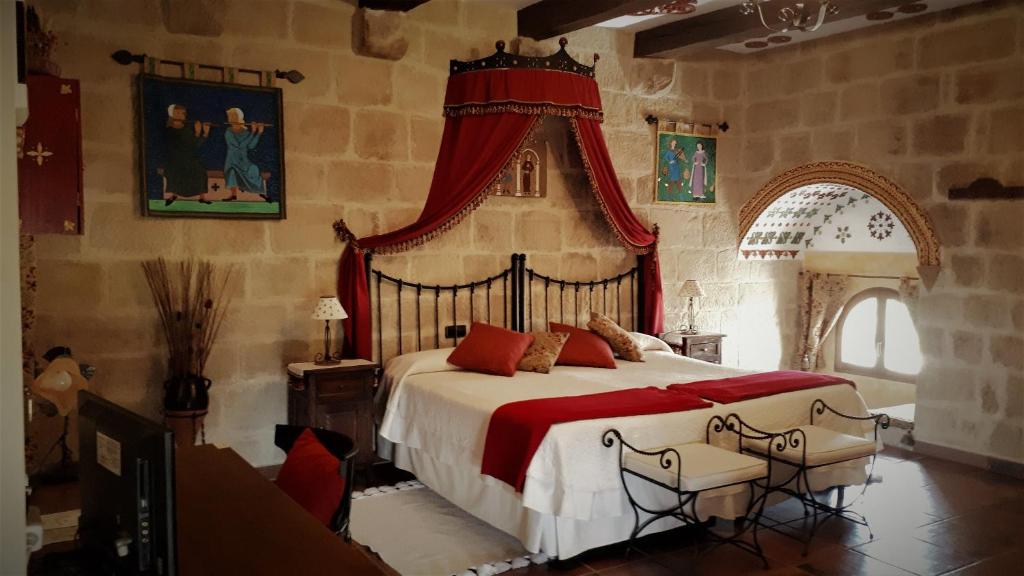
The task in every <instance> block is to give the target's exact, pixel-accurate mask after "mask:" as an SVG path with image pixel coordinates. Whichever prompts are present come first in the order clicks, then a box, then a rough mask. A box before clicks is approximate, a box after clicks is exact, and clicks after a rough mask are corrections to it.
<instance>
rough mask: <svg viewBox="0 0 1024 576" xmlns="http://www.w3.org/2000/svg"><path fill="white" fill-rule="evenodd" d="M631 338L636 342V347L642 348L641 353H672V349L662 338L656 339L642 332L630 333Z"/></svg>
mask: <svg viewBox="0 0 1024 576" xmlns="http://www.w3.org/2000/svg"><path fill="white" fill-rule="evenodd" d="M629 335H630V336H632V337H633V340H636V345H637V346H639V347H640V350H641V351H647V350H652V351H655V352H671V351H672V347H671V346H669V345H668V344H666V343H665V342H663V341H662V340H661V339H660V338H655V337H654V336H650V335H648V334H643V333H640V332H630V333H629Z"/></svg>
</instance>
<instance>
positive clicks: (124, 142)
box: [33, 0, 791, 464]
mask: <svg viewBox="0 0 1024 576" xmlns="http://www.w3.org/2000/svg"><path fill="white" fill-rule="evenodd" d="M33 4H35V5H36V6H37V8H38V9H39V10H40V12H41V14H42V15H43V17H44V19H45V20H46V22H47V25H48V26H49V27H50V28H52V29H53V31H54V32H55V33H56V34H57V36H58V38H59V46H58V49H57V50H56V60H57V62H58V64H60V66H61V67H62V69H63V74H64V75H65V76H66V77H70V78H78V79H80V80H81V86H82V107H83V140H84V151H85V152H84V154H85V198H86V206H85V222H86V225H85V234H84V235H82V236H40V237H38V238H37V240H36V249H37V255H38V260H39V298H38V299H37V302H38V309H37V315H38V317H39V324H38V329H37V330H36V345H37V348H42V349H45V348H46V347H48V346H50V345H52V344H55V343H66V344H68V345H70V346H71V347H72V349H73V350H74V351H75V353H76V355H77V356H78V357H79V358H80V359H82V360H83V361H87V362H89V363H92V364H94V365H96V366H97V367H98V371H97V375H96V378H95V380H94V382H93V385H94V388H95V389H96V390H98V391H99V393H101V394H103V395H105V396H107V397H109V398H111V399H113V400H115V401H118V402H122V403H125V404H126V405H128V406H130V407H133V408H136V409H139V410H142V411H143V412H145V413H148V414H150V415H153V416H156V415H157V414H158V410H159V406H160V395H161V382H162V381H163V379H164V376H165V374H164V370H165V361H164V345H163V342H162V339H161V338H162V337H161V334H160V332H159V329H158V324H157V318H156V314H155V312H154V310H153V306H152V304H151V301H150V296H149V294H148V290H147V288H146V286H145V280H144V277H143V275H142V271H141V268H140V265H139V263H140V261H141V260H143V259H146V258H151V257H156V256H165V257H168V258H172V259H174V258H183V257H188V256H198V257H204V258H209V259H212V260H214V261H216V262H219V263H223V264H231V265H233V266H234V267H235V271H236V280H235V283H234V285H233V288H232V291H233V294H234V300H233V303H232V309H231V311H230V313H229V315H228V318H227V321H226V323H225V326H224V329H223V331H222V335H221V339H220V341H219V342H218V345H217V348H216V350H215V351H214V352H213V354H212V356H211V364H210V366H209V368H208V376H209V377H210V378H211V379H212V380H213V381H214V388H213V390H212V393H211V394H212V401H211V412H210V416H209V419H208V421H207V438H208V440H210V441H212V442H217V443H222V444H229V445H231V446H233V447H234V448H235V449H237V450H238V451H239V452H240V453H242V454H243V455H244V456H245V457H246V458H248V459H249V460H250V461H251V462H253V463H256V464H266V463H271V462H275V461H279V459H280V458H281V455H280V454H279V453H278V452H277V451H276V450H275V449H274V448H273V444H272V441H271V439H272V431H273V425H274V424H276V423H280V422H282V421H284V419H285V417H286V416H285V398H286V391H285V371H284V366H285V364H287V363H288V362H294V361H300V360H306V359H308V358H310V356H311V355H312V354H313V353H314V352H315V351H316V350H317V347H318V346H319V345H321V342H320V335H321V327H320V326H319V325H318V324H317V323H316V322H314V321H312V320H310V318H309V316H310V314H311V312H312V306H313V304H314V302H315V299H316V297H317V296H319V295H321V294H330V293H333V292H334V286H335V279H336V275H337V259H338V256H339V254H340V249H341V246H340V245H339V244H338V243H337V242H336V241H335V240H334V238H333V233H332V230H331V227H330V224H331V222H332V221H333V220H335V219H336V218H339V217H343V218H345V220H346V221H347V222H348V223H349V225H350V226H351V227H352V229H353V230H354V231H355V233H356V234H358V235H367V234H373V233H377V232H382V231H386V230H390V229H394V228H396V227H399V226H401V225H404V224H406V223H408V222H410V221H412V220H413V219H415V218H416V216H417V215H418V213H419V210H420V208H421V207H422V204H423V201H424V199H425V197H426V193H427V190H428V188H429V184H430V179H431V175H432V172H433V162H434V158H435V156H436V154H437V149H438V144H439V142H440V135H441V129H442V126H443V118H442V116H441V105H442V101H443V96H444V86H445V82H446V78H447V70H448V60H449V59H451V58H459V59H471V58H478V57H481V56H484V55H487V54H490V53H491V52H492V51H493V47H494V42H495V41H496V40H498V39H504V40H505V41H506V42H511V40H512V39H513V38H514V36H515V13H514V10H512V9H511V8H509V7H507V6H505V7H503V6H501V5H495V4H484V3H479V2H457V1H454V0H433V1H432V2H429V3H427V4H425V5H423V6H421V7H419V8H417V9H415V10H413V11H412V12H410V13H408V14H407V15H404V16H401V15H393V16H386V17H384V18H367V19H364V18H362V17H361V15H360V14H358V13H357V12H356V10H355V8H353V7H352V6H351V5H349V4H347V3H344V2H337V1H335V0H322V1H308V2H307V1H298V0H296V1H285V0H280V1H273V2H254V1H251V0H228V1H225V2H218V3H203V2H191V1H187V0H178V1H173V2H166V1H164V2H160V1H157V0H146V1H139V2H118V1H108V2H95V3H69V2H61V1H56V0H54V1H50V0H36V1H35V2H33ZM200 4H202V6H201V8H202V10H203V12H202V14H203V17H201V18H200V17H198V16H196V15H195V14H192V16H189V15H188V13H190V11H192V10H193V9H197V5H200ZM353 30H356V34H355V35H354V36H353ZM367 35H369V36H367ZM375 35H376V36H375ZM570 42H571V43H570V48H571V49H572V52H573V54H575V55H576V56H577V57H578V58H579V59H581V60H582V61H587V62H589V61H590V58H591V56H592V54H593V52H600V53H601V56H602V59H601V62H600V64H599V66H598V70H599V71H600V78H599V80H600V83H601V85H602V87H603V88H604V92H603V96H604V98H605V105H606V108H607V121H606V135H607V137H608V140H609V145H610V147H611V150H612V156H613V159H614V160H615V163H616V166H617V168H618V169H619V170H620V175H621V179H622V183H623V186H624V187H625V189H626V191H627V194H628V196H629V199H630V200H631V201H632V202H633V204H634V205H635V206H636V207H637V209H638V211H639V212H640V214H641V217H642V218H643V219H644V221H645V222H648V223H652V222H657V223H659V224H660V225H661V228H662V231H663V237H664V239H665V241H664V243H663V249H662V258H663V264H662V266H663V270H664V280H665V289H666V296H667V298H666V302H667V312H668V319H669V326H670V327H674V326H676V325H677V324H678V323H679V322H680V320H681V314H680V312H681V310H682V304H681V303H680V302H678V301H677V298H675V296H674V291H675V290H676V289H677V287H678V286H679V284H681V282H682V281H683V280H685V279H687V278H691V277H692V278H699V279H701V280H702V281H704V282H706V283H707V284H708V288H709V289H710V290H709V292H712V293H714V294H715V295H716V297H715V298H714V299H709V302H708V303H707V304H706V305H705V306H704V308H703V309H702V311H701V317H700V320H701V324H702V326H704V327H706V328H708V329H712V330H724V331H726V332H729V333H730V334H731V335H732V339H731V340H730V341H729V345H728V346H727V347H726V360H727V361H728V362H730V363H733V364H742V365H747V366H764V367H774V366H777V365H778V362H779V359H780V358H781V347H782V345H781V343H780V342H781V341H782V340H781V337H780V332H782V328H783V327H785V326H788V325H789V324H791V322H788V320H787V321H786V322H780V321H778V320H776V308H777V307H782V306H783V304H782V302H783V299H782V298H779V297H777V296H776V294H775V290H774V288H773V285H774V282H775V279H776V277H777V276H776V274H775V272H774V271H770V270H768V269H767V268H765V267H761V266H754V265H748V264H743V263H737V262H735V259H734V258H733V257H732V255H733V253H734V252H735V248H736V242H735V235H736V230H735V219H736V215H735V214H736V210H737V208H738V204H737V203H735V202H733V201H732V196H734V195H735V194H737V192H736V191H735V190H736V185H737V179H736V178H726V177H723V180H722V181H720V186H721V192H720V194H721V197H722V199H723V200H722V203H721V204H719V205H718V206H716V207H711V208H670V207H669V208H666V207H655V206H653V205H652V203H651V196H652V192H651V189H652V185H653V184H652V182H651V166H652V165H653V157H652V153H651V149H650V148H651V142H652V139H653V138H652V135H651V133H650V131H649V128H648V127H647V125H646V124H645V123H644V122H643V115H644V114H646V113H647V112H653V113H655V114H662V115H666V114H675V115H679V116H687V117H688V116H690V115H693V117H696V118H701V119H705V118H706V119H708V120H709V121H710V120H715V121H717V120H718V119H719V118H720V117H721V115H722V105H723V104H722V103H723V102H725V101H738V100H739V98H740V91H739V85H740V81H741V75H740V74H739V72H738V71H737V70H736V69H735V68H734V67H733V66H731V65H727V64H725V63H713V62H712V63H700V64H687V65H685V66H684V65H680V64H677V63H675V62H672V61H634V60H633V59H632V58H631V48H630V47H631V37H629V36H628V35H626V34H621V33H615V32H611V31H607V30H593V31H587V32H582V33H579V34H575V35H573V37H572V38H571V39H570ZM353 46H355V47H356V48H355V49H354V48H353ZM119 48H127V49H130V50H132V51H133V52H145V53H147V54H150V55H153V56H156V57H160V58H164V59H175V60H186V61H198V62H202V63H211V64H223V65H229V66H235V67H254V68H260V69H274V68H283V69H289V68H297V69H299V70H301V71H302V72H303V73H304V74H305V75H306V80H305V81H304V82H302V83H301V84H298V85H289V84H284V85H283V91H284V104H285V125H286V126H285V130H286V133H285V144H286V159H285V161H286V163H287V178H288V181H287V201H288V218H287V219H286V220H283V221H262V222H261V221H251V222H250V221H231V220H205V219H192V220H189V219H156V218H143V217H142V216H140V215H139V214H140V205H139V198H138V185H139V178H138V174H137V167H136V166H137V164H136V161H137V152H136V147H137V141H136V134H135V129H134V126H135V101H134V100H135V88H134V83H133V76H134V74H135V70H134V69H132V68H127V67H122V66H120V65H118V64H116V63H115V62H113V61H112V60H111V59H110V54H111V53H112V52H113V51H114V50H117V49H119ZM522 49H523V50H524V51H525V50H535V51H539V52H546V53H550V52H553V51H554V50H556V49H557V43H556V42H555V41H553V40H552V41H549V42H545V43H542V44H539V45H538V44H530V45H526V44H524V45H523V47H522ZM367 53H372V54H375V55H376V56H380V57H371V56H366V55H364V54H367ZM542 133H543V134H544V135H545V136H546V137H547V138H548V147H549V150H550V152H549V157H550V159H551V163H550V168H549V173H548V188H549V190H548V197H547V198H544V199H515V198H490V199H488V200H487V201H486V202H485V204H484V206H483V207H482V208H480V209H479V210H478V211H476V212H475V213H474V214H472V215H471V216H470V217H469V218H467V219H466V220H465V221H464V222H463V223H462V224H461V225H460V226H459V227H457V228H456V229H454V230H453V231H452V232H450V233H449V234H447V235H446V236H444V237H442V238H440V239H439V240H437V241H435V242H432V243H430V244H427V245H425V246H423V247H421V248H419V249H416V250H413V251H411V252H408V253H406V254H402V255H397V256H390V257H378V258H377V259H376V261H375V263H376V265H377V266H379V267H380V268H381V269H383V270H384V271H385V272H387V273H389V274H394V275H398V276H403V277H409V278H414V279H417V280H420V281H424V282H454V281H465V280H468V279H476V278H479V277H481V276H484V275H489V274H493V273H495V272H497V271H499V270H501V269H503V268H504V267H505V266H507V257H508V255H510V254H511V253H512V252H514V251H518V252H525V253H527V254H529V264H530V266H531V267H533V268H535V269H536V270H537V271H538V272H541V273H544V274H549V275H554V276H560V277H564V278H569V279H584V280H585V279H591V278H596V277H604V276H608V275H611V274H615V273H618V272H621V271H623V270H626V269H628V268H629V267H631V266H632V265H634V263H635V259H634V258H633V257H632V256H631V255H630V254H629V253H627V252H626V251H625V250H624V249H622V248H621V247H619V246H618V245H617V244H616V241H615V238H614V236H613V235H612V234H611V233H610V231H609V230H608V228H607V227H606V226H605V223H604V220H603V218H602V216H601V214H600V211H599V207H598V206H597V204H596V203H595V201H594V199H593V197H592V195H591V193H590V191H589V190H588V189H587V187H586V179H585V177H584V175H583V173H582V170H581V164H580V161H579V156H578V152H577V151H576V149H575V144H574V143H572V142H571V141H570V140H569V139H568V138H567V132H566V124H565V121H564V120H559V119H550V120H548V121H546V124H545V126H544V129H543V131H542ZM729 141H731V140H728V139H723V146H724V147H728V142H729ZM731 156H733V158H735V156H734V155H731ZM731 161H732V162H733V164H732V167H731V168H730V169H729V172H735V171H738V170H739V164H738V162H735V160H731ZM723 172H725V170H724V169H723ZM730 188H731V190H730ZM758 303H760V304H758ZM744 306H746V307H747V312H748V316H749V315H750V314H749V312H753V311H757V314H758V315H759V316H758V318H760V319H761V320H760V321H759V323H758V325H757V326H755V327H754V330H753V331H754V332H755V333H759V334H761V335H762V338H763V340H764V341H765V342H768V343H769V344H768V345H767V346H752V345H748V344H744V342H748V340H749V339H748V338H747V337H745V336H744V334H746V333H748V332H747V331H745V330H741V329H740V326H739V320H738V318H740V317H743V315H744V311H743V310H744V309H743V307H744ZM388 324H390V323H388ZM405 342H406V345H407V346H408V345H409V343H410V340H409V335H408V334H407V335H406V341H405ZM765 351H767V353H765Z"/></svg>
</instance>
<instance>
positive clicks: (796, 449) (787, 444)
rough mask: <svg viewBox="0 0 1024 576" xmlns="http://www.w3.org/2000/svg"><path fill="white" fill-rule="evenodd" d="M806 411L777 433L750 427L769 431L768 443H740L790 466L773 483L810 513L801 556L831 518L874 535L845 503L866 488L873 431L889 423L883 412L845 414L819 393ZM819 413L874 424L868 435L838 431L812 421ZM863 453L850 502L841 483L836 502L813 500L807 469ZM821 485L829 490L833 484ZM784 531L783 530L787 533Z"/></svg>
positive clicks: (872, 464)
mask: <svg viewBox="0 0 1024 576" xmlns="http://www.w3.org/2000/svg"><path fill="white" fill-rule="evenodd" d="M810 412H811V414H810V424H808V425H804V426H798V427H796V428H793V429H790V430H786V431H782V432H763V431H761V430H756V429H754V431H755V432H757V433H761V434H769V435H772V436H773V438H774V439H775V440H774V442H772V441H766V440H764V439H761V440H754V441H751V442H748V443H747V444H746V445H745V446H744V447H743V451H744V452H745V453H748V454H756V455H759V456H761V457H763V458H775V459H777V460H779V461H781V462H785V463H786V464H789V465H790V466H792V467H793V469H794V472H793V474H792V475H790V476H788V477H787V478H785V479H784V480H780V481H775V486H776V489H777V490H779V491H780V492H784V493H786V494H789V495H791V496H793V497H795V498H797V499H799V500H800V501H801V503H803V505H804V514H805V515H808V514H809V512H808V510H810V511H812V512H813V519H812V521H811V531H810V534H809V535H808V536H807V539H806V540H804V550H803V554H804V556H806V555H807V552H808V550H809V548H810V545H811V540H813V539H814V534H815V532H817V530H818V528H820V527H821V526H822V525H824V524H825V522H827V521H828V520H829V519H830V518H833V517H836V518H841V519H844V520H847V521H850V522H854V523H856V524H860V525H861V526H864V527H865V528H867V529H868V535H869V537H870V538H872V539H873V538H874V534H873V533H872V532H871V525H870V524H869V523H868V520H867V518H866V517H865V516H864V515H863V514H860V513H857V512H854V511H853V510H851V509H850V507H851V506H852V505H853V504H854V503H855V502H856V501H857V500H858V499H860V498H861V497H862V496H863V495H864V494H865V493H866V492H867V488H868V484H870V483H871V476H872V474H874V470H875V460H876V458H877V452H878V448H877V447H878V430H879V428H881V429H883V430H884V429H886V428H888V427H889V416H888V415H886V414H875V415H871V416H851V415H849V414H843V413H841V412H838V411H836V410H835V409H833V408H832V407H831V406H829V405H828V404H826V403H825V401H824V400H822V399H820V398H818V399H816V400H814V402H812V403H811V411H810ZM824 415H829V416H834V417H837V418H841V419H844V420H847V421H850V422H856V423H859V422H866V421H872V422H873V423H874V428H873V433H872V436H871V438H870V439H869V438H865V437H864V436H854V435H851V434H843V433H842V432H837V431H835V430H831V429H829V428H825V427H823V426H820V425H818V424H815V416H818V417H819V418H818V421H819V423H820V422H821V420H822V418H821V417H822V416H824ZM864 458H870V466H869V469H868V475H867V478H866V479H865V481H864V488H863V489H862V490H861V492H860V494H858V495H857V497H856V498H854V499H853V500H851V501H850V502H844V498H845V488H846V487H845V486H842V485H840V486H836V487H835V488H837V490H836V503H835V504H834V505H833V504H832V503H831V495H829V496H828V499H827V500H826V501H822V500H819V499H818V497H817V496H816V495H815V490H814V489H813V488H812V486H811V483H810V476H809V473H810V472H811V471H813V470H816V469H819V468H824V467H827V466H834V465H836V464H842V463H844V462H851V461H854V460H860V459H864ZM794 482H795V484H796V487H795V488H791V487H790V485H792V484H793V483H794ZM827 488H828V489H831V488H833V486H829V487H827ZM819 513H821V514H824V518H822V519H820V520H819ZM785 534H787V535H788V533H785Z"/></svg>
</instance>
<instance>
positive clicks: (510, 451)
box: [480, 386, 711, 492]
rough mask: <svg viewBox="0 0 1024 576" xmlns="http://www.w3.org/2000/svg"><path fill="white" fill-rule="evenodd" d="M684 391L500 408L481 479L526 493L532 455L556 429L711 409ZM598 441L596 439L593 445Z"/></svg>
mask: <svg viewBox="0 0 1024 576" xmlns="http://www.w3.org/2000/svg"><path fill="white" fill-rule="evenodd" d="M710 406H711V403H710V402H707V401H705V400H701V399H700V398H698V397H697V396H694V395H693V394H691V393H689V391H685V390H664V389H661V388H655V387H653V386H649V387H647V388H631V389H629V390H616V391H614V392H601V393H598V394H586V395H583V396H565V397H561V398H537V399H535V400H523V401H520V402H510V403H508V404H504V405H502V406H499V407H498V409H497V410H495V411H494V414H492V415H491V422H490V424H489V425H488V426H487V440H486V443H485V444H484V458H483V464H482V465H481V467H480V473H481V474H486V475H488V476H493V477H495V478H497V479H498V480H501V481H502V482H505V483H506V484H508V485H510V486H512V487H514V488H515V489H516V492H522V491H523V485H524V484H526V470H527V468H529V467H530V462H531V461H532V460H533V455H534V453H535V452H537V448H539V447H540V443H541V441H543V440H544V436H545V435H547V433H548V429H549V428H551V427H552V426H553V425H555V424H561V423H563V422H575V421H577V420H597V419H600V418H617V417H620V416H643V415H647V414H664V413H667V412H685V411H687V410H694V409H697V408H708V407H710ZM594 441H595V442H597V441H598V439H597V438H595V439H594Z"/></svg>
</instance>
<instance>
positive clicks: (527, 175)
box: [519, 149, 537, 196]
mask: <svg viewBox="0 0 1024 576" xmlns="http://www.w3.org/2000/svg"><path fill="white" fill-rule="evenodd" d="M536 155H537V154H536V153H535V152H534V151H533V150H529V149H527V150H526V151H525V153H524V154H523V161H522V163H521V164H520V165H519V174H520V178H519V182H520V187H519V195H520V196H534V195H535V190H536V188H537V186H535V185H534V179H535V178H536V175H535V174H534V172H535V168H536V165H535V164H534V163H533V158H534V157H536Z"/></svg>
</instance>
